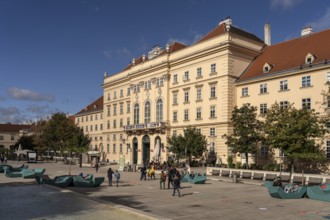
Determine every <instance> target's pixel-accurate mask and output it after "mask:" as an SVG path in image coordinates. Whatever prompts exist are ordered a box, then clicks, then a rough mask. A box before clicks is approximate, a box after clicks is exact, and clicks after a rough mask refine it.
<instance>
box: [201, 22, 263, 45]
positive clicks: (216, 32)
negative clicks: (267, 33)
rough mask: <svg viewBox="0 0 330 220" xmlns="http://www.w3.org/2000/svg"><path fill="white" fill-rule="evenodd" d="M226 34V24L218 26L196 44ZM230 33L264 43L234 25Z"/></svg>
mask: <svg viewBox="0 0 330 220" xmlns="http://www.w3.org/2000/svg"><path fill="white" fill-rule="evenodd" d="M225 33H227V31H226V27H225V23H221V24H220V25H218V26H216V27H215V28H214V29H213V30H212V31H210V32H209V33H207V34H206V35H205V36H204V37H202V38H201V39H200V40H199V41H197V42H196V44H198V43H201V42H203V41H206V40H209V39H211V38H214V37H217V36H220V35H222V34H225ZM229 33H235V34H237V35H240V36H243V37H246V38H249V39H251V40H254V41H257V42H260V43H263V41H262V40H261V39H260V38H259V37H257V36H255V35H254V34H251V33H249V32H246V31H244V30H242V29H239V28H237V27H235V26H232V25H231V26H230V28H229Z"/></svg>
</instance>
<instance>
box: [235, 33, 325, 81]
mask: <svg viewBox="0 0 330 220" xmlns="http://www.w3.org/2000/svg"><path fill="white" fill-rule="evenodd" d="M309 53H310V54H312V55H314V57H315V59H314V62H313V64H316V63H322V62H324V61H325V60H329V59H330V29H328V30H325V31H321V32H318V33H313V34H310V35H307V36H302V37H299V38H296V39H293V40H289V41H286V42H283V43H279V44H275V45H271V46H266V47H265V48H264V49H263V50H262V53H261V54H260V55H259V56H258V57H257V58H256V59H255V60H254V61H253V62H252V63H251V65H250V66H249V67H248V68H247V69H246V70H245V71H244V73H243V74H242V75H241V76H240V78H239V79H238V81H243V80H248V79H252V78H256V77H260V76H267V75H270V74H274V73H279V72H283V71H289V70H293V69H298V68H300V65H301V66H302V67H303V68H308V65H307V66H306V64H305V58H306V56H307V55H308V54H309ZM265 63H268V64H269V65H271V66H272V68H271V69H270V71H269V72H267V73H264V72H263V67H264V65H265ZM304 65H305V66H304Z"/></svg>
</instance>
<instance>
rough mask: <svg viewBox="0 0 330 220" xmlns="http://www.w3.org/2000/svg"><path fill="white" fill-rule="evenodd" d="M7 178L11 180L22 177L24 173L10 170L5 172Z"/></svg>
mask: <svg viewBox="0 0 330 220" xmlns="http://www.w3.org/2000/svg"><path fill="white" fill-rule="evenodd" d="M4 174H5V176H6V177H10V178H15V177H22V171H20V172H11V171H10V170H5V173H4Z"/></svg>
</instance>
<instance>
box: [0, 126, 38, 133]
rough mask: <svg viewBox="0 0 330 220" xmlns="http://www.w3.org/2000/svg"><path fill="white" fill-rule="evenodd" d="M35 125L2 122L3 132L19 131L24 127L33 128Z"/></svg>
mask: <svg viewBox="0 0 330 220" xmlns="http://www.w3.org/2000/svg"><path fill="white" fill-rule="evenodd" d="M32 126H34V125H18V124H0V132H1V133H17V132H19V131H20V130H23V129H28V130H29V129H31V128H32Z"/></svg>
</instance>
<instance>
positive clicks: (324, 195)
mask: <svg viewBox="0 0 330 220" xmlns="http://www.w3.org/2000/svg"><path fill="white" fill-rule="evenodd" d="M307 196H308V198H310V199H314V200H320V201H325V202H330V184H325V185H318V186H309V187H307Z"/></svg>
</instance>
